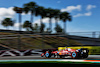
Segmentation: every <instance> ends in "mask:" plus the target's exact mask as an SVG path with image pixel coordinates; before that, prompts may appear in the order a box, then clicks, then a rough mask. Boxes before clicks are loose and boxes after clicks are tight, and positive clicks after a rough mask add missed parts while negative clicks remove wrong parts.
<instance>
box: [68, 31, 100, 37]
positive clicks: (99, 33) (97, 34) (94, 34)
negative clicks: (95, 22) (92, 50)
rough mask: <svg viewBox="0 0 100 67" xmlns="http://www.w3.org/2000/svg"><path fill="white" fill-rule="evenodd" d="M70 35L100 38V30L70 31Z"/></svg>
mask: <svg viewBox="0 0 100 67" xmlns="http://www.w3.org/2000/svg"><path fill="white" fill-rule="evenodd" d="M68 35H76V36H84V37H92V38H100V31H93V32H68Z"/></svg>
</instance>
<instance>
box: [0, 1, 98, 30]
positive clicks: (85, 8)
mask: <svg viewBox="0 0 100 67" xmlns="http://www.w3.org/2000/svg"><path fill="white" fill-rule="evenodd" d="M32 1H33V2H36V3H37V4H38V5H40V6H44V7H45V8H49V7H50V8H53V9H59V10H60V11H61V12H64V11H66V12H69V13H70V15H71V16H72V21H71V22H69V21H67V32H91V31H100V0H0V29H6V28H5V27H3V26H2V25H1V22H2V20H3V19H4V18H12V19H13V20H15V21H16V23H15V25H14V27H13V28H12V27H10V28H9V29H11V30H18V24H19V23H18V14H16V13H15V12H14V11H13V10H12V9H13V7H14V6H18V7H23V4H25V3H29V2H32ZM26 20H30V13H28V14H27V15H26V14H24V13H22V24H23V23H24V22H25V21H26ZM48 21H49V19H48V18H45V19H43V22H44V23H45V24H46V28H47V27H48V25H49V24H48ZM34 23H38V24H39V23H40V16H38V17H34V22H33V24H34ZM59 24H60V25H61V27H62V28H63V22H62V21H59ZM52 25H53V28H54V27H55V20H54V19H52ZM23 30H25V29H23ZM53 32H55V31H53Z"/></svg>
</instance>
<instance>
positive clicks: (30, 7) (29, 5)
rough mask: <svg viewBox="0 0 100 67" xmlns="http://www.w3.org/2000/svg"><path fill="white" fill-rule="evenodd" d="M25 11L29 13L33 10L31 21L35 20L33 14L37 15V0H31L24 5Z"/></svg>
mask: <svg viewBox="0 0 100 67" xmlns="http://www.w3.org/2000/svg"><path fill="white" fill-rule="evenodd" d="M23 7H24V8H23V11H24V12H25V13H26V14H27V13H29V12H31V18H30V22H31V23H32V22H33V16H34V15H35V12H36V8H37V7H38V6H37V4H36V3H35V2H29V3H26V4H24V5H23Z"/></svg>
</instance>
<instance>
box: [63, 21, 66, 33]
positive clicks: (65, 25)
mask: <svg viewBox="0 0 100 67" xmlns="http://www.w3.org/2000/svg"><path fill="white" fill-rule="evenodd" d="M63 32H64V34H65V33H66V22H64V31H63Z"/></svg>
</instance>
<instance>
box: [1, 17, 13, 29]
mask: <svg viewBox="0 0 100 67" xmlns="http://www.w3.org/2000/svg"><path fill="white" fill-rule="evenodd" d="M1 24H2V25H3V26H4V27H6V29H7V28H8V27H9V26H13V25H14V21H12V20H11V18H5V19H4V20H3V21H2V23H1Z"/></svg>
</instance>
